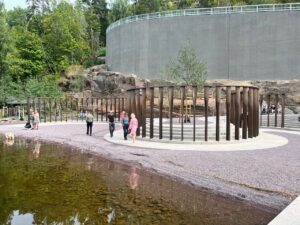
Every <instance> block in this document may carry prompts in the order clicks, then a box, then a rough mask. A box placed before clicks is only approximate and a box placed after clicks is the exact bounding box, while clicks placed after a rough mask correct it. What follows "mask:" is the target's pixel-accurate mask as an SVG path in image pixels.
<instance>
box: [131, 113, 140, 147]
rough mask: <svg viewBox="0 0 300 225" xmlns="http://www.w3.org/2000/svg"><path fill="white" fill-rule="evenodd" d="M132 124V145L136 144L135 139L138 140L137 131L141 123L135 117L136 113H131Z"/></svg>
mask: <svg viewBox="0 0 300 225" xmlns="http://www.w3.org/2000/svg"><path fill="white" fill-rule="evenodd" d="M130 118H131V120H130V124H129V132H130V135H131V137H132V143H135V138H136V130H137V129H138V126H139V122H138V120H137V118H136V117H135V114H134V113H131V115H130Z"/></svg>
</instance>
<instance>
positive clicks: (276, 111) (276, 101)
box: [275, 94, 278, 127]
mask: <svg viewBox="0 0 300 225" xmlns="http://www.w3.org/2000/svg"><path fill="white" fill-rule="evenodd" d="M277 116H278V94H276V95H275V127H277Z"/></svg>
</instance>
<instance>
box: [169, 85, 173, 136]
mask: <svg viewBox="0 0 300 225" xmlns="http://www.w3.org/2000/svg"><path fill="white" fill-rule="evenodd" d="M168 98H169V119H170V125H169V126H170V128H169V132H170V134H169V139H170V140H172V139H173V105H174V87H173V86H170V87H169V96H168Z"/></svg>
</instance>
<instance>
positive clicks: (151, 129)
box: [150, 87, 154, 138]
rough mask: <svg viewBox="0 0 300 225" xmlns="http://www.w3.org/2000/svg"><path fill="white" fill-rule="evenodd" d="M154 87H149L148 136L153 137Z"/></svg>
mask: <svg viewBox="0 0 300 225" xmlns="http://www.w3.org/2000/svg"><path fill="white" fill-rule="evenodd" d="M153 109H154V87H150V138H153V137H154V135H153V116H154V115H153Z"/></svg>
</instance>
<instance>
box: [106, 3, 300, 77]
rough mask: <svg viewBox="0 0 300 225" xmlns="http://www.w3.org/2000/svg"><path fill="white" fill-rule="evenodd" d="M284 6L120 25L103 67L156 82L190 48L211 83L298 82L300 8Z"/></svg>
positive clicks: (125, 21)
mask: <svg viewBox="0 0 300 225" xmlns="http://www.w3.org/2000/svg"><path fill="white" fill-rule="evenodd" d="M272 6H273V8H275V6H276V8H279V9H281V8H280V7H277V6H278V5H269V7H270V8H271V7H272ZM281 6H282V5H281ZM283 6H285V7H286V8H284V9H286V10H274V11H272V10H258V11H257V12H252V11H251V12H248V13H244V11H243V8H242V7H239V10H240V11H235V10H233V8H224V9H226V12H227V10H229V11H230V10H231V12H230V13H214V14H216V15H203V14H199V15H189V16H187V15H183V14H180V15H179V16H178V14H177V15H175V16H166V15H164V16H156V17H153V16H152V15H153V14H152V15H151V14H150V16H149V15H148V16H147V15H146V16H145V15H144V16H143V17H141V16H140V17H139V18H142V19H137V20H134V21H133V20H129V19H123V20H121V22H120V21H119V22H117V23H115V24H113V25H112V26H111V27H109V28H108V30H107V56H106V60H107V61H106V62H107V65H108V66H109V68H110V70H113V71H119V72H124V73H134V74H137V75H139V76H141V77H144V78H151V79H155V78H158V79H159V78H160V74H161V71H162V69H163V68H164V66H165V64H167V63H168V62H169V60H170V59H171V58H175V57H176V56H177V54H178V50H179V49H180V48H181V47H183V46H185V45H186V44H187V42H190V43H191V46H192V47H193V48H194V49H195V50H196V52H197V55H198V57H199V59H201V60H202V61H204V62H206V63H207V69H208V75H209V77H208V78H209V79H233V80H273V79H285V80H289V79H300V63H299V62H300V54H299V53H300V11H298V10H299V9H300V7H299V4H286V5H283ZM289 6H290V10H288V9H289V8H288V7H289ZM295 6H297V7H295ZM245 7H246V6H245ZM254 7H255V6H254ZM222 9H223V8H222ZM213 10H214V11H216V9H213ZM218 12H219V11H218ZM224 12H225V11H224ZM204 14H207V13H204ZM155 15H157V14H155ZM130 19H131V18H130Z"/></svg>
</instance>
